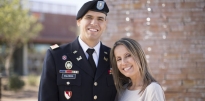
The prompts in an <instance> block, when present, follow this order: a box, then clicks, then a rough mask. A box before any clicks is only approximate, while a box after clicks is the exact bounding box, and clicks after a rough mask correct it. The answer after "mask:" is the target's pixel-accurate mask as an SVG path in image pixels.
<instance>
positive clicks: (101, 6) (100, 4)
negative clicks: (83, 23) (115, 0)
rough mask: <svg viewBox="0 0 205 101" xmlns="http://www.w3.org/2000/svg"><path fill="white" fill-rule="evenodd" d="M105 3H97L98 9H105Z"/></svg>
mask: <svg viewBox="0 0 205 101" xmlns="http://www.w3.org/2000/svg"><path fill="white" fill-rule="evenodd" d="M104 5H105V2H104V1H98V3H97V9H98V10H102V9H103V8H104Z"/></svg>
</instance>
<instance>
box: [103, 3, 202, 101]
mask: <svg viewBox="0 0 205 101" xmlns="http://www.w3.org/2000/svg"><path fill="white" fill-rule="evenodd" d="M105 1H107V3H108V5H109V8H110V12H109V14H108V27H107V31H106V32H105V33H104V34H103V38H102V41H103V43H104V44H106V45H108V46H110V47H112V45H113V43H114V42H115V41H116V40H118V39H119V38H121V37H130V38H133V39H135V40H137V41H138V42H139V43H140V44H141V45H142V47H143V49H144V50H145V52H146V54H147V60H148V62H149V66H150V69H151V72H152V73H153V75H154V77H155V78H156V79H157V80H158V81H159V83H160V84H161V85H162V86H163V89H164V90H165V96H166V99H167V101H205V0H105Z"/></svg>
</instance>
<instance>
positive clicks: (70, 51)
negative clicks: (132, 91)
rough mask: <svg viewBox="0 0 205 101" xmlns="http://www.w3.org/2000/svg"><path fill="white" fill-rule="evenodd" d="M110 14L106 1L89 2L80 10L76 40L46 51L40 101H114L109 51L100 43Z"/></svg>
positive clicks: (114, 89) (114, 93)
mask: <svg viewBox="0 0 205 101" xmlns="http://www.w3.org/2000/svg"><path fill="white" fill-rule="evenodd" d="M108 12H109V9H108V7H107V4H106V2H104V1H103V0H93V1H88V2H86V3H85V4H84V5H83V6H82V7H81V8H80V10H79V11H78V13H77V17H76V19H77V25H78V27H79V28H80V34H79V36H78V37H77V39H76V40H74V41H73V42H72V43H69V44H65V45H62V46H58V45H53V46H51V49H48V51H47V54H46V56H45V59H44V65H43V71H42V75H41V82H40V87H39V95H38V101H114V99H115V95H116V88H115V85H114V81H113V77H112V72H111V67H110V63H109V53H110V48H108V47H107V46H105V45H103V44H102V43H101V42H100V37H101V35H102V33H103V32H104V30H105V29H106V24H107V20H106V16H107V13H108Z"/></svg>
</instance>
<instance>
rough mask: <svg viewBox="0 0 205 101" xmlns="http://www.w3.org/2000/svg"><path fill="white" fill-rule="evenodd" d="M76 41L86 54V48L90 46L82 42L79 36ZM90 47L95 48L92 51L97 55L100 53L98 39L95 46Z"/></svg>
mask: <svg viewBox="0 0 205 101" xmlns="http://www.w3.org/2000/svg"><path fill="white" fill-rule="evenodd" d="M78 41H79V44H80V46H81V47H82V49H83V52H84V53H85V54H87V52H86V51H87V49H88V48H91V47H89V46H88V45H87V44H86V43H85V42H83V40H82V39H81V38H80V37H78ZM92 49H95V52H94V53H96V54H97V56H98V57H99V53H100V41H99V42H98V44H97V45H96V46H95V47H93V48H92Z"/></svg>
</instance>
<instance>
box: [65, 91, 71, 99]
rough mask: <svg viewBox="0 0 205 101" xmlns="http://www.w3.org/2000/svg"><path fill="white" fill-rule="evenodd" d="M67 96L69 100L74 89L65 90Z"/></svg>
mask: <svg viewBox="0 0 205 101" xmlns="http://www.w3.org/2000/svg"><path fill="white" fill-rule="evenodd" d="M64 95H65V98H66V99H67V100H68V99H70V98H71V96H72V91H64Z"/></svg>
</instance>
